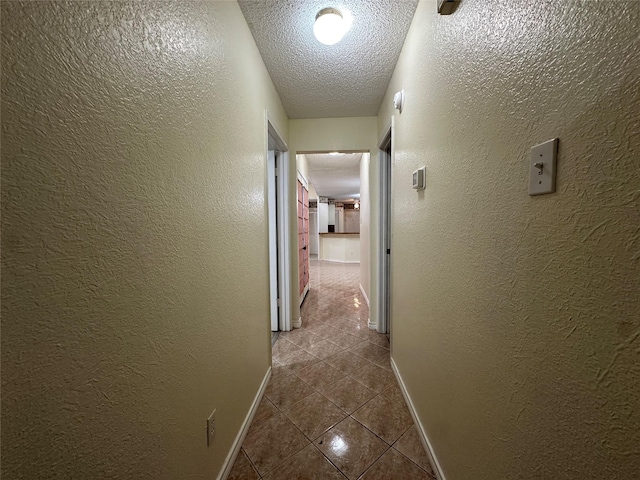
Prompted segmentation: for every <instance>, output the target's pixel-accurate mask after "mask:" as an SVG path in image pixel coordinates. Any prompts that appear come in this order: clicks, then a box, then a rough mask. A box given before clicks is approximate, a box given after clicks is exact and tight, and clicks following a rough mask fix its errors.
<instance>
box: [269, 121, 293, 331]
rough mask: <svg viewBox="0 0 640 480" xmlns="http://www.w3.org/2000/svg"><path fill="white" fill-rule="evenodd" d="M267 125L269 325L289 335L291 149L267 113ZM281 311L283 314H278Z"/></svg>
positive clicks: (274, 329)
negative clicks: (289, 178) (289, 182)
mask: <svg viewBox="0 0 640 480" xmlns="http://www.w3.org/2000/svg"><path fill="white" fill-rule="evenodd" d="M266 124H267V132H266V138H267V156H266V158H267V205H268V217H269V306H270V323H271V330H272V331H278V330H280V331H283V332H288V331H289V330H291V302H290V301H289V295H290V291H291V289H290V285H291V277H290V271H289V265H290V258H289V256H290V252H289V245H290V238H289V215H288V210H287V205H288V204H289V198H290V197H289V186H288V183H287V178H288V176H289V152H288V150H289V147H287V144H286V143H285V141H284V140H282V135H280V134H279V133H278V131H277V130H276V128H275V127H274V126H273V123H272V122H271V121H270V120H269V115H268V114H266ZM276 165H277V168H276ZM276 219H277V221H276ZM278 308H279V310H280V315H278ZM278 317H279V318H278Z"/></svg>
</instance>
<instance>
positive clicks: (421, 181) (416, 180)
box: [413, 167, 427, 190]
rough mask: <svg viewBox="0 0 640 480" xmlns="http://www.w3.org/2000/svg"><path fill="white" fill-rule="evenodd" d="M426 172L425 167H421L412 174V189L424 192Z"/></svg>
mask: <svg viewBox="0 0 640 480" xmlns="http://www.w3.org/2000/svg"><path fill="white" fill-rule="evenodd" d="M426 170H427V168H426V167H422V168H419V169H418V170H416V171H415V172H413V188H415V189H416V190H424V187H425V174H426Z"/></svg>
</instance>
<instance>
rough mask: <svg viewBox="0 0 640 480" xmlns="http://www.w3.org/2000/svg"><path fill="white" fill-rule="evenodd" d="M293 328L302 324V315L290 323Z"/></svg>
mask: <svg viewBox="0 0 640 480" xmlns="http://www.w3.org/2000/svg"><path fill="white" fill-rule="evenodd" d="M291 326H292V327H293V328H300V327H301V326H302V317H298V320H295V321H293V322H292V323H291Z"/></svg>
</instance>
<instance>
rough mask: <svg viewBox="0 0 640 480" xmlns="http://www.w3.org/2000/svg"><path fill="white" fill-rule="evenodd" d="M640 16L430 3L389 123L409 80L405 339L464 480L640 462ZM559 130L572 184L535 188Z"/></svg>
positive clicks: (403, 206) (458, 479) (402, 146)
mask: <svg viewBox="0 0 640 480" xmlns="http://www.w3.org/2000/svg"><path fill="white" fill-rule="evenodd" d="M638 25H640V3H638V2H631V1H629V2H624V1H617V2H572V1H571V2H527V1H524V0H523V1H515V2H514V1H507V0H500V1H495V2H467V1H463V2H461V3H460V7H459V8H458V10H457V11H456V12H455V13H454V14H453V15H450V16H438V15H437V14H436V13H435V2H430V1H428V2H426V1H425V2H421V3H420V5H419V7H418V10H417V12H416V16H415V18H414V20H413V24H412V27H411V30H410V32H409V35H408V38H407V40H406V43H405V45H404V48H403V51H402V54H401V57H400V59H399V61H398V64H397V67H396V70H395V73H394V76H393V80H392V82H391V84H390V86H389V89H388V91H387V94H386V97H385V100H384V102H383V104H382V105H383V106H382V109H381V112H380V115H379V123H378V125H379V134H381V133H382V129H383V128H384V126H385V125H386V124H387V123H388V122H389V117H390V115H392V113H394V112H393V111H392V107H391V99H392V95H393V93H394V92H395V91H398V90H400V89H401V88H404V89H405V92H406V106H405V108H404V110H403V112H402V114H399V115H398V114H397V111H396V112H395V125H396V132H395V133H396V136H395V139H394V140H395V158H394V161H393V189H394V199H393V209H392V210H393V220H392V222H393V240H392V245H393V248H392V251H393V252H394V253H393V259H392V262H393V263H392V296H393V298H392V332H391V333H392V337H391V338H392V351H393V358H394V360H395V362H396V364H397V366H398V369H399V371H400V373H401V376H402V378H403V379H404V381H405V382H406V386H407V388H408V392H409V394H410V396H411V398H412V400H413V402H414V404H415V407H416V409H417V412H418V414H419V417H420V420H421V423H422V426H423V427H424V429H425V430H426V432H427V434H428V436H429V438H430V439H431V441H432V443H433V446H434V449H435V452H436V454H437V457H438V459H439V461H440V463H441V465H442V467H443V470H444V472H445V474H446V477H447V478H448V479H449V480H464V479H474V480H484V479H487V480H489V479H512V478H558V479H578V478H581V479H583V478H594V479H595V478H608V479H629V478H637V476H638V472H639V471H640V450H639V448H638V446H639V445H640V393H639V392H640V356H639V352H640V350H639V349H640V316H639V313H638V312H640V300H639V294H638V292H639V289H640V271H639V263H638V260H639V259H640V250H639V244H640V242H639V240H640V239H639V237H638V225H640V196H639V195H638V192H639V191H640V169H639V165H640V163H639V162H640V135H638V128H639V125H640V79H639V78H638V75H639V74H638V72H640V57H639V56H638V51H640V43H639V38H640V37H638ZM553 137H559V139H560V150H559V157H558V184H557V187H558V188H557V193H555V194H553V195H546V196H541V197H529V196H528V195H527V185H528V183H527V182H528V177H527V175H528V159H529V149H530V147H531V146H533V145H535V144H537V143H540V142H542V141H545V140H548V139H550V138H553ZM422 165H426V169H427V188H426V190H425V191H423V192H416V191H415V190H412V189H411V172H412V171H413V170H415V169H416V168H418V167H420V166H422Z"/></svg>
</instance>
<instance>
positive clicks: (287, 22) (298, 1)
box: [238, 0, 418, 118]
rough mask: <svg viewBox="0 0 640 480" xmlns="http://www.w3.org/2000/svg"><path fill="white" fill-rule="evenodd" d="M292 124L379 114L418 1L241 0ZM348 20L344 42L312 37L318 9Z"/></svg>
mask: <svg viewBox="0 0 640 480" xmlns="http://www.w3.org/2000/svg"><path fill="white" fill-rule="evenodd" d="M238 3H239V5H240V8H241V9H242V13H243V14H244V17H245V19H246V20H247V24H248V25H249V28H250V29H251V33H252V34H253V38H254V39H255V41H256V44H257V45H258V49H259V50H260V53H261V55H262V58H263V59H264V62H265V64H266V66H267V69H268V70H269V74H270V75H271V78H272V80H273V82H274V84H275V86H276V89H277V90H278V93H279V94H280V98H281V99H282V103H283V104H284V107H285V109H286V111H287V114H288V115H289V117H290V118H324V117H357V116H370V115H377V114H378V109H379V107H380V103H381V102H382V97H383V95H384V93H385V90H386V88H387V86H388V84H389V80H390V79H391V74H392V73H393V69H394V67H395V65H396V61H397V60H398V55H399V54H400V50H401V49H402V44H403V42H404V39H405V36H406V34H407V31H408V29H409V25H410V23H411V19H412V18H413V14H414V12H415V9H416V5H417V3H418V2H417V0H338V1H331V0H240V1H238ZM325 7H333V8H337V9H339V10H340V11H342V12H343V16H348V15H350V16H351V17H352V18H353V21H352V25H351V29H350V30H349V31H348V32H347V34H346V35H345V37H344V38H343V39H342V41H341V42H339V43H337V44H336V45H332V46H326V45H322V44H321V43H320V42H318V41H317V40H316V39H315V37H314V36H313V23H314V21H315V17H316V14H317V13H318V11H320V10H321V9H323V8H325Z"/></svg>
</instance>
